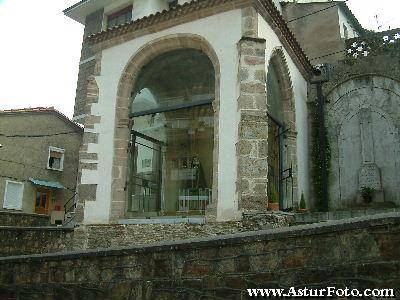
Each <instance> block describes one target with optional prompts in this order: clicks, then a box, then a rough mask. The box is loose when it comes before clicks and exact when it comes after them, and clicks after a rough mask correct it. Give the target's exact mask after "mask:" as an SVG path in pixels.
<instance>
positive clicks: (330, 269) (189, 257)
mask: <svg viewBox="0 0 400 300" xmlns="http://www.w3.org/2000/svg"><path fill="white" fill-rule="evenodd" d="M399 249H400V214H399V213H391V214H382V215H379V216H378V215H376V216H371V217H364V218H358V219H352V220H342V221H332V222H328V223H320V224H311V225H302V226H296V227H289V228H278V229H272V230H266V231H258V232H252V233H239V234H234V235H227V236H223V237H212V238H204V239H196V240H189V241H183V242H171V243H162V244H157V245H148V246H141V247H130V248H121V249H109V250H91V251H83V252H71V253H58V254H44V255H43V254H42V255H32V256H23V257H9V258H0V295H6V296H7V297H8V298H9V299H17V298H18V299H24V297H29V299H43V298H44V297H45V296H46V299H200V298H201V299H221V298H224V299H245V298H247V297H246V290H245V289H246V288H261V287H264V288H266V287H281V288H284V287H291V286H298V287H303V286H308V287H312V288H324V287H325V288H326V287H327V286H335V287H336V288H344V287H345V286H346V287H349V288H358V289H364V288H396V289H397V293H398V294H397V295H400V294H399V293H400V290H399V287H400V272H399V270H400V251H399Z"/></svg>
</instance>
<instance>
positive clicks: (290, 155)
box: [267, 47, 299, 205]
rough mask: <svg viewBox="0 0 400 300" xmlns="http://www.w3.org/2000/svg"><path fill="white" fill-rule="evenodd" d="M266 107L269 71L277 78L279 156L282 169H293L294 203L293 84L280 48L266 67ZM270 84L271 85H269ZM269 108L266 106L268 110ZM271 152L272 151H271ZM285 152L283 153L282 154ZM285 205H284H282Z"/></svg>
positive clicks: (275, 50)
mask: <svg viewBox="0 0 400 300" xmlns="http://www.w3.org/2000/svg"><path fill="white" fill-rule="evenodd" d="M267 70H268V71H267V105H268V101H271V99H269V98H270V97H271V94H270V93H268V89H269V88H270V87H269V86H268V81H269V80H268V79H269V74H268V73H269V72H271V70H273V71H274V76H275V75H276V77H277V84H278V86H279V93H280V95H279V98H280V99H281V101H282V103H278V104H276V103H275V105H281V107H280V108H279V109H281V110H282V113H281V114H280V118H281V119H280V120H279V121H280V122H281V123H283V125H284V127H285V137H286V138H285V140H284V145H280V146H281V147H284V149H285V150H283V149H281V155H282V154H283V157H281V158H280V160H281V163H282V166H281V168H282V167H283V169H282V170H281V171H283V170H284V169H286V168H288V167H290V166H292V169H293V178H292V180H293V181H292V188H293V198H294V199H292V200H293V201H294V202H297V201H298V196H299V195H298V191H297V189H298V187H297V185H298V183H297V182H298V179H297V131H296V114H295V102H294V93H293V84H292V80H291V77H290V72H289V67H288V64H287V60H286V57H285V53H284V51H283V49H282V47H276V48H274V49H273V51H272V54H271V56H270V59H269V62H268V67H267ZM270 84H271V83H270ZM269 109H270V107H269V106H268V110H269ZM271 151H272V150H271ZM283 151H285V153H283ZM286 198H287V199H286V205H288V202H289V201H288V197H286ZM283 204H284V205H285V203H283Z"/></svg>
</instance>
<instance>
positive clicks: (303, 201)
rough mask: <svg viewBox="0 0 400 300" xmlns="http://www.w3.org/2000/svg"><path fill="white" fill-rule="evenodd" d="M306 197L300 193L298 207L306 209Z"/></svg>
mask: <svg viewBox="0 0 400 300" xmlns="http://www.w3.org/2000/svg"><path fill="white" fill-rule="evenodd" d="M306 208H307V205H306V199H304V194H303V193H301V199H300V209H306Z"/></svg>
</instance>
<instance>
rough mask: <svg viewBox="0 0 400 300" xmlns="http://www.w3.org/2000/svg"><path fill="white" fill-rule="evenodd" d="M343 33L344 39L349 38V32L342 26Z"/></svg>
mask: <svg viewBox="0 0 400 300" xmlns="http://www.w3.org/2000/svg"><path fill="white" fill-rule="evenodd" d="M343 33H344V38H345V39H346V40H347V39H348V38H349V30H348V29H347V26H346V25H345V24H343Z"/></svg>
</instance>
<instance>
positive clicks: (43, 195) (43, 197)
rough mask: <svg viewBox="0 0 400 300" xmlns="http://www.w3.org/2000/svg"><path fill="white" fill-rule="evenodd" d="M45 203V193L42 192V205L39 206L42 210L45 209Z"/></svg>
mask: <svg viewBox="0 0 400 300" xmlns="http://www.w3.org/2000/svg"><path fill="white" fill-rule="evenodd" d="M46 203H47V194H46V193H45V192H42V204H41V206H42V207H43V208H45V207H46Z"/></svg>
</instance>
